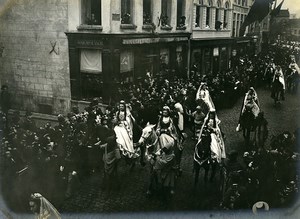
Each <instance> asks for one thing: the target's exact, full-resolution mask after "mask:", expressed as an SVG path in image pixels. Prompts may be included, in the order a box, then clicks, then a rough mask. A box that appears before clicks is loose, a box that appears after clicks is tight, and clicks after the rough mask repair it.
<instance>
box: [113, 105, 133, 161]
mask: <svg viewBox="0 0 300 219" xmlns="http://www.w3.org/2000/svg"><path fill="white" fill-rule="evenodd" d="M116 119H117V125H116V126H115V127H114V131H115V133H116V136H117V143H118V145H119V147H120V150H121V152H122V154H123V155H124V156H125V157H128V158H135V157H137V156H138V154H137V153H136V151H135V149H134V147H133V138H132V137H133V121H134V118H133V116H132V115H131V113H130V111H129V109H128V108H127V107H126V103H125V102H124V101H121V102H120V105H119V111H118V112H117V113H116Z"/></svg>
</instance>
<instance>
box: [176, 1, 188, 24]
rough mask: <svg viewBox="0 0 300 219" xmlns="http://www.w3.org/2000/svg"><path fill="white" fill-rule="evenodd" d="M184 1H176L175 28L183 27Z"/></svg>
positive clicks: (184, 18) (184, 17)
mask: <svg viewBox="0 0 300 219" xmlns="http://www.w3.org/2000/svg"><path fill="white" fill-rule="evenodd" d="M185 20H186V16H185V0H177V27H179V28H183V27H185Z"/></svg>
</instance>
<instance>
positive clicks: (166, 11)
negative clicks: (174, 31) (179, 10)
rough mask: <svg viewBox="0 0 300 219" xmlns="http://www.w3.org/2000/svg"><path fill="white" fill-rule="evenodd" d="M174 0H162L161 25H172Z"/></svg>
mask: <svg viewBox="0 0 300 219" xmlns="http://www.w3.org/2000/svg"><path fill="white" fill-rule="evenodd" d="M171 11H172V0H162V1H161V26H162V27H170V22H171Z"/></svg>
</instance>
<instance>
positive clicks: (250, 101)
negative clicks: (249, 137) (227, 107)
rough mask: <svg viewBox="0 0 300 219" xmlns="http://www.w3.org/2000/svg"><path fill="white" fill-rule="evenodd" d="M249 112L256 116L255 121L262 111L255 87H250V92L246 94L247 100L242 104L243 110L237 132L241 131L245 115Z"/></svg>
mask: <svg viewBox="0 0 300 219" xmlns="http://www.w3.org/2000/svg"><path fill="white" fill-rule="evenodd" d="M247 109H248V110H251V112H252V114H253V115H254V119H255V118H256V117H257V116H258V114H259V112H260V109H259V100H258V96H257V93H256V91H255V89H254V88H253V87H250V88H249V90H248V92H247V93H246V94H245V98H244V101H243V104H242V109H241V113H240V117H239V123H238V126H237V128H236V131H240V128H241V126H243V124H242V123H243V121H242V120H243V118H242V117H243V115H244V113H245V112H246V111H247Z"/></svg>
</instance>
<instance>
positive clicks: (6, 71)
mask: <svg viewBox="0 0 300 219" xmlns="http://www.w3.org/2000/svg"><path fill="white" fill-rule="evenodd" d="M10 2H13V3H12V4H10V5H8V6H7V7H6V8H4V10H3V11H2V12H1V13H0V83H1V84H2V85H3V84H7V85H8V86H9V90H10V92H11V94H12V102H13V108H15V109H20V110H31V111H34V112H41V111H43V109H42V108H43V107H42V106H44V108H45V106H47V105H49V106H52V107H53V109H52V112H53V113H66V112H67V111H68V110H69V108H70V107H69V106H70V99H71V94H70V76H69V58H68V57H69V56H68V41H67V37H66V35H65V33H64V32H65V31H67V29H68V0H42V1H41V0H18V1H10ZM51 44H52V45H51ZM54 44H56V46H55V47H54V51H53V52H52V53H50V51H51V50H52V47H53V45H54ZM46 108H47V107H46ZM48 110H49V109H48ZM48 110H46V111H48Z"/></svg>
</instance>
